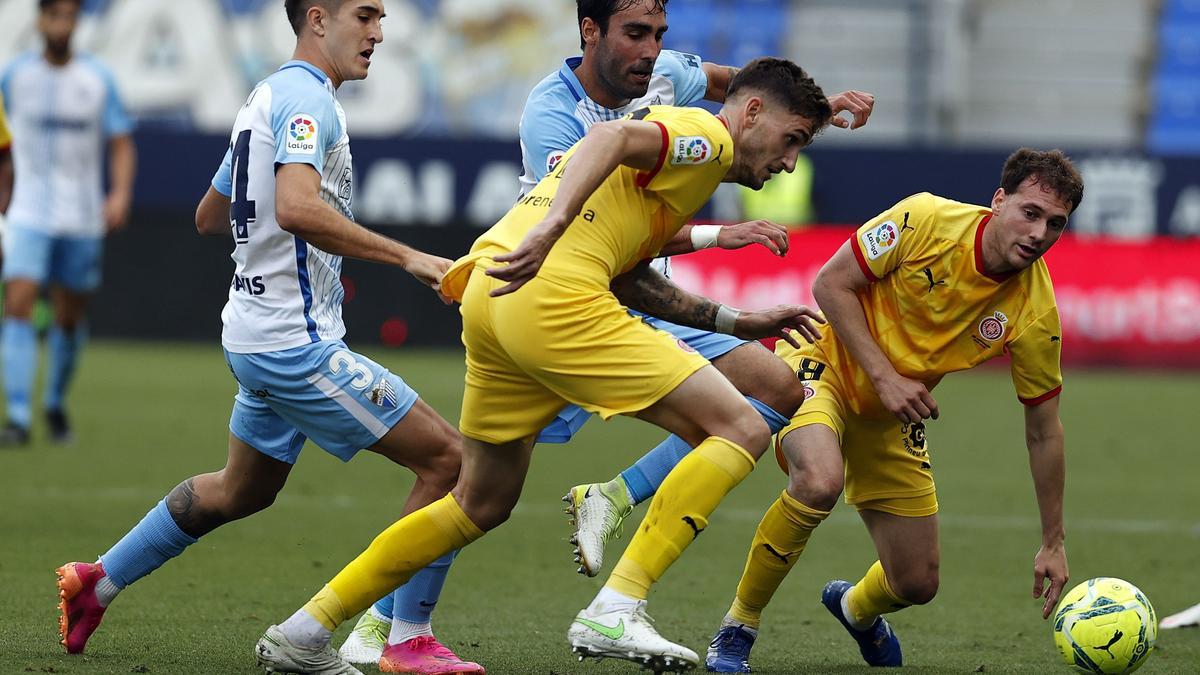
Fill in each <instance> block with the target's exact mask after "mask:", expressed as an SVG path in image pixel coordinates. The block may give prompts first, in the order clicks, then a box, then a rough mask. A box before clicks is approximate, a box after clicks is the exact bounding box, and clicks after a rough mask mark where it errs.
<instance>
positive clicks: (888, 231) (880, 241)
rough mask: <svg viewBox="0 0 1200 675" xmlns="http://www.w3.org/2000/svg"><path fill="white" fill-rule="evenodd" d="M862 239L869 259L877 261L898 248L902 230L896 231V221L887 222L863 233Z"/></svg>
mask: <svg viewBox="0 0 1200 675" xmlns="http://www.w3.org/2000/svg"><path fill="white" fill-rule="evenodd" d="M861 239H862V245H863V250H865V251H866V253H867V258H869V259H871V260H875V259H876V258H878V257H879V256H881V255H883V254H884V253H887V252H888V251H890V250H892V249H893V248H895V247H896V242H898V241H900V230H898V229H896V223H895V221H891V220H885V221H883V222H882V223H880V224H878V225H876V226H875V227H873V228H871V229H869V230H867V231H866V232H863V233H862V237H861Z"/></svg>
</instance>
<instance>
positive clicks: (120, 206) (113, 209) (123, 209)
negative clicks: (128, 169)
mask: <svg viewBox="0 0 1200 675" xmlns="http://www.w3.org/2000/svg"><path fill="white" fill-rule="evenodd" d="M128 221H129V198H128V197H126V196H125V195H122V194H117V193H115V192H114V193H111V194H109V195H108V197H106V198H105V199H104V230H105V232H109V233H112V232H118V231H120V230H123V229H125V224H126V223H127V222H128Z"/></svg>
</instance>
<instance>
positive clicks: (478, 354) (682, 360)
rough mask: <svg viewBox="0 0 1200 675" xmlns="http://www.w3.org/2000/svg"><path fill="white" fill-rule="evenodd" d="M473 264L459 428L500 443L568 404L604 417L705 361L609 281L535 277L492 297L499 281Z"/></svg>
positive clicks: (634, 407) (639, 405) (648, 399)
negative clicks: (574, 283) (589, 284)
mask: <svg viewBox="0 0 1200 675" xmlns="http://www.w3.org/2000/svg"><path fill="white" fill-rule="evenodd" d="M483 270H484V267H483V266H482V265H480V266H476V268H475V270H474V272H473V273H472V274H471V278H470V280H469V281H468V282H467V286H466V290H465V291H464V293H463V300H462V317H463V333H462V339H463V344H464V345H465V346H466V348H467V379H466V391H465V393H464V394H463V403H462V417H461V419H460V421H459V428H460V429H461V430H462V433H463V435H464V436H467V437H468V438H474V439H477V440H481V441H485V442H488V443H506V442H509V441H514V440H518V439H522V438H528V437H530V436H533V435H534V434H536V433H537V432H538V431H540V430H541V429H542V428H543V427H545V426H546V424H548V423H549V422H550V421H551V420H552V419H553V418H554V416H555V415H556V414H557V413H558V411H559V410H561V409H562V408H563V406H564V405H566V404H567V403H574V404H575V405H578V406H579V407H581V408H583V409H585V410H587V411H589V412H593V413H596V414H599V415H600V416H602V417H604V418H605V419H608V418H609V417H612V416H613V415H619V414H624V413H634V412H638V411H641V410H644V409H646V408H648V407H650V406H651V405H653V404H654V403H656V402H657V401H658V400H659V399H661V398H662V397H663V396H665V395H667V394H668V393H670V392H671V391H672V390H673V389H675V387H677V386H679V384H680V383H681V382H683V381H684V380H685V379H687V378H688V377H689V376H690V375H691V374H692V373H694V372H696V371H697V370H700V369H701V368H703V367H704V366H707V365H708V361H706V360H705V359H704V358H703V357H702V356H700V355H699V354H697V353H696V352H695V351H694V350H692V348H691V347H688V346H687V345H686V344H684V343H683V342H681V341H680V340H677V339H676V338H675V337H674V336H672V335H670V334H668V333H666V332H663V331H660V330H657V329H654V328H651V327H650V326H648V325H646V324H645V323H643V322H642V321H641V320H640V319H638V318H635V317H633V316H631V315H630V314H629V312H628V311H626V309H625V307H623V306H622V305H621V304H620V303H619V302H618V301H617V299H616V297H614V296H613V294H612V293H610V292H608V290H607V289H605V290H590V289H589V290H583V289H580V290H576V289H573V288H571V287H568V286H566V285H564V284H560V283H556V282H553V281H548V280H546V279H544V278H534V279H533V280H531V281H530V282H529V283H527V284H525V285H524V286H523V287H522V288H521V289H520V290H518V291H517V292H515V293H511V294H509V295H504V296H500V297H498V298H493V297H489V293H490V292H491V291H492V290H493V289H495V288H499V287H501V286H503V285H504V283H505V282H503V281H500V280H497V279H495V278H493V277H490V276H487V275H486V274H484V273H483Z"/></svg>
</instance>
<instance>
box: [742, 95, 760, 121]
mask: <svg viewBox="0 0 1200 675" xmlns="http://www.w3.org/2000/svg"><path fill="white" fill-rule="evenodd" d="M762 107H763V100H762V97H761V96H754V95H750V96H747V97H746V103H745V105H744V106H743V107H742V111H743V113H744V116H743V119H745V121H746V126H748V127H752V126H754V125H755V124H757V123H758V116H759V115H761V114H762Z"/></svg>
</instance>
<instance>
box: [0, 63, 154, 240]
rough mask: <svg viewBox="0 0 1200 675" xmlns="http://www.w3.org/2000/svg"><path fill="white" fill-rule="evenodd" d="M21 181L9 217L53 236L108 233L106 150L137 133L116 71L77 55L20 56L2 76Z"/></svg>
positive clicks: (16, 185) (0, 88) (17, 178)
mask: <svg viewBox="0 0 1200 675" xmlns="http://www.w3.org/2000/svg"><path fill="white" fill-rule="evenodd" d="M0 93H3V95H4V105H5V107H6V109H7V112H8V120H9V125H10V126H11V128H12V135H13V144H12V153H13V168H14V172H15V179H14V184H13V195H12V202H11V203H10V205H9V207H8V222H9V223H10V224H12V225H15V226H18V227H23V228H28V229H34V230H38V231H41V232H48V233H50V234H52V235H54V236H66V237H99V236H102V235H103V234H104V213H103V206H104V185H103V175H104V152H105V148H106V146H107V144H108V140H109V139H110V138H112V137H113V136H123V135H126V134H129V133H131V132H132V131H133V121H132V120H131V119H130V118H129V115H128V114H126V112H125V108H124V106H123V105H122V104H121V99H120V97H119V96H118V95H117V87H116V85H115V83H114V81H113V77H112V74H111V73H110V72H109V71H108V69H107V68H105V67H104V65H102V64H101V63H100V62H99V61H97V60H96V59H95V58H93V57H91V56H88V55H84V54H76V55H75V56H74V57H72V58H71V60H70V61H68V62H67V63H66V64H65V65H62V66H55V65H52V64H51V63H49V62H48V61H46V59H45V58H43V57H42V55H41V54H37V53H29V54H24V55H22V56H20V57H18V58H17V59H16V60H15V61H13V62H12V63H11V64H9V66H8V67H7V68H5V69H4V73H3V74H2V75H0Z"/></svg>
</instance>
